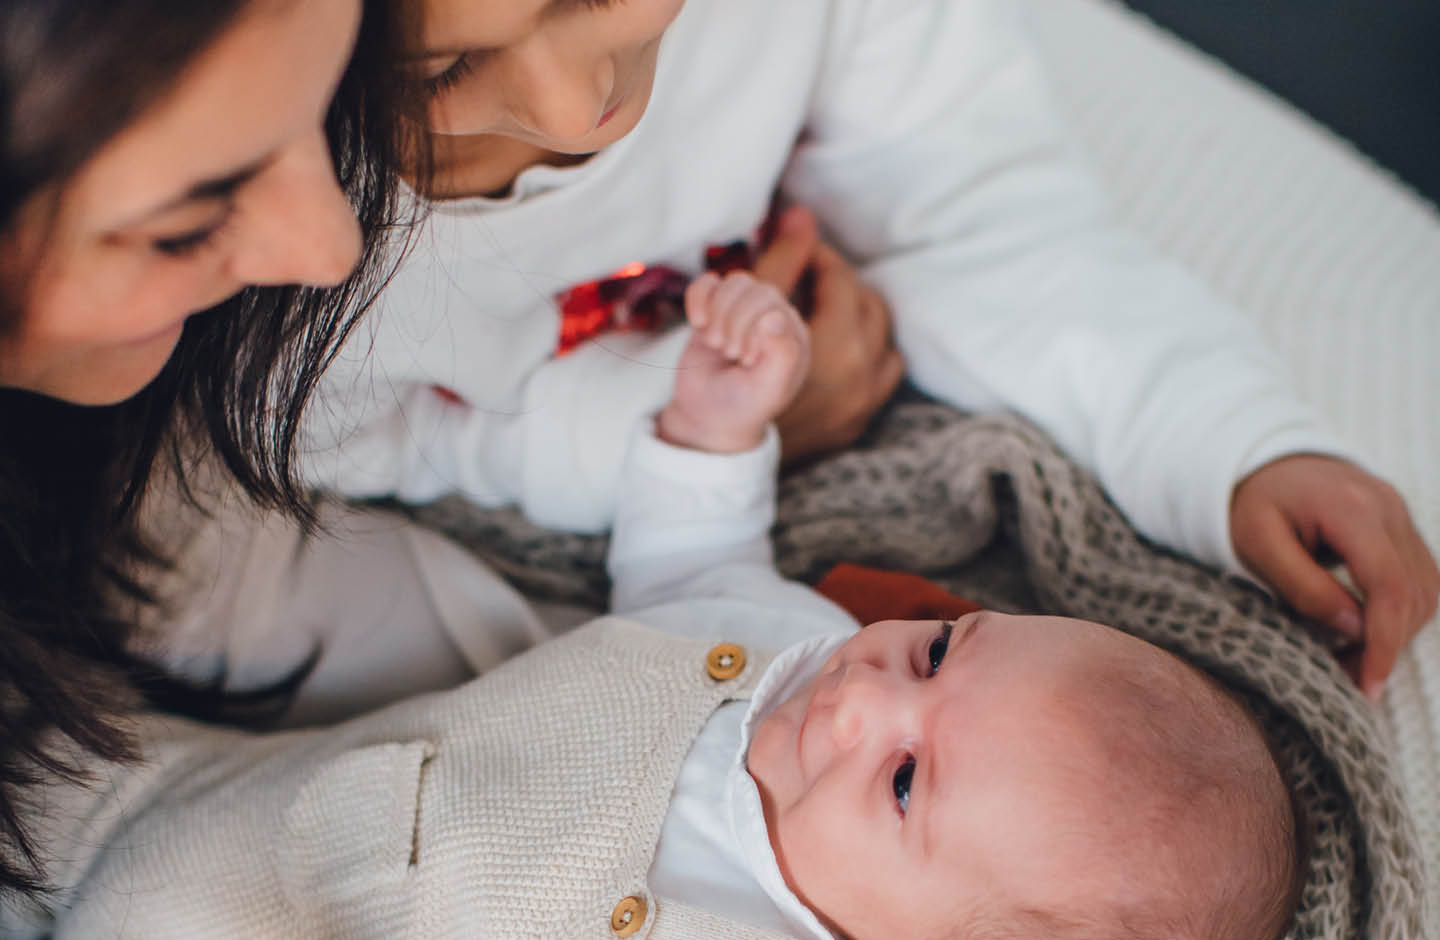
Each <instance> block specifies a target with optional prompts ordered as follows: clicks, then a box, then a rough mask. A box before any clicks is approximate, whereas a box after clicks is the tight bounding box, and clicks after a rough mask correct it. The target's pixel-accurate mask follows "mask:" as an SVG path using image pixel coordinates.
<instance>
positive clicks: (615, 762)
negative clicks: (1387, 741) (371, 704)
mask: <svg viewBox="0 0 1440 940" xmlns="http://www.w3.org/2000/svg"><path fill="white" fill-rule="evenodd" d="M710 649H711V644H710V643H706V642H702V641H697V640H689V639H677V638H675V637H672V636H669V635H667V634H663V633H660V632H658V631H655V630H653V629H650V628H648V627H644V626H642V625H640V624H637V623H635V622H632V621H627V620H622V619H620V618H606V619H603V620H600V621H597V622H595V623H592V624H590V625H588V626H586V627H584V628H583V629H580V630H576V631H575V632H573V633H570V634H568V635H567V636H564V637H561V638H559V639H556V640H554V641H552V642H549V643H546V644H545V645H544V646H541V647H539V648H537V649H535V650H532V651H531V652H530V653H528V654H527V655H524V656H520V657H517V658H515V659H512V660H510V661H509V662H507V663H505V664H503V665H501V666H499V667H497V668H496V669H494V670H492V671H491V672H489V673H486V674H485V675H484V676H482V677H481V678H479V679H476V680H474V681H473V682H471V683H469V684H467V685H465V686H462V687H460V688H458V689H456V690H454V691H451V692H445V693H439V694H436V695H431V696H421V697H419V698H417V699H412V700H410V701H408V702H404V703H401V704H399V705H395V706H392V707H391V708H388V709H385V710H382V711H379V712H376V713H374V714H371V715H366V716H362V717H360V718H357V719H354V720H353V721H350V722H347V723H345V724H344V725H341V726H339V727H338V728H334V729H321V730H319V731H315V732H308V731H296V732H290V733H286V734H275V735H264V736H253V735H246V734H243V733H240V732H233V731H224V730H220V729H215V728H207V727H203V726H196V725H191V724H188V723H185V722H180V721H174V722H171V723H170V724H171V726H170V727H169V729H168V730H169V734H168V738H169V740H168V742H167V743H165V744H163V745H157V747H156V749H154V750H152V752H151V758H152V760H154V761H155V762H156V763H157V764H159V765H162V766H165V767H167V768H169V769H172V770H174V771H176V779H175V782H174V783H173V784H171V785H167V786H166V787H165V788H164V790H163V792H161V793H160V794H159V795H158V796H157V798H156V799H154V800H153V801H149V802H144V803H143V804H141V805H140V807H138V808H135V809H132V810H129V811H127V816H128V817H129V818H127V820H126V823H125V832H124V834H123V837H120V838H116V839H114V840H112V841H111V842H110V843H109V844H107V846H106V849H105V851H104V853H102V855H101V856H100V857H99V858H98V859H97V861H96V863H95V865H94V866H93V869H92V870H91V872H90V873H89V877H88V878H87V881H86V885H85V887H84V889H83V891H82V892H81V893H80V894H79V895H78V896H77V897H76V898H74V899H73V900H72V901H71V903H70V904H69V910H67V911H66V913H65V916H63V917H62V918H60V921H59V925H58V927H57V929H56V933H55V937H56V938H57V940H66V938H83V940H92V938H98V937H107V938H111V937H113V938H135V940H167V938H175V940H181V938H183V940H192V938H202V937H246V938H264V940H268V938H277V940H278V938H284V940H326V938H339V937H345V938H357V940H359V938H374V940H392V938H412V937H413V938H427V940H429V938H454V940H461V938H466V940H468V938H481V937H483V938H487V940H488V938H494V940H502V938H503V940H561V938H563V940H585V938H591V940H614V938H615V936H616V933H615V932H614V931H613V930H612V928H611V918H612V914H613V913H614V912H615V910H616V907H617V905H618V904H620V903H621V902H622V901H624V900H626V899H629V898H632V897H638V898H640V899H642V900H643V901H644V902H645V907H644V912H643V913H641V914H639V915H636V914H634V913H633V912H632V917H638V919H637V920H635V921H634V922H635V924H636V926H637V927H638V929H637V930H636V931H635V932H634V933H633V934H632V935H631V936H632V938H633V940H690V938H697V937H699V938H719V937H726V938H733V940H765V938H771V940H778V938H777V937H776V935H775V934H773V933H770V932H767V931H763V930H758V929H755V928H750V927H746V926H743V925H739V924H735V923H731V922H727V921H725V920H724V919H722V918H719V917H717V916H715V915H714V914H712V913H707V912H703V911H697V910H695V909H693V908H691V907H688V906H686V905H683V904H671V903H670V902H668V901H667V900H666V899H665V898H663V897H662V898H656V897H654V896H652V895H651V894H650V892H649V889H648V887H647V882H648V876H649V871H650V866H651V862H652V861H653V859H654V857H655V848H656V845H657V844H658V842H659V839H660V831H661V826H662V823H663V821H664V818H665V813H666V811H667V809H668V807H669V802H670V794H671V791H672V789H673V786H674V782H675V777H676V775H677V774H678V773H679V770H680V766H681V763H682V762H683V761H684V759H685V756H686V754H687V753H688V752H689V750H690V747H691V745H692V744H693V743H694V740H695V737H696V735H697V734H698V733H699V732H700V729H701V728H702V727H703V726H704V724H705V722H706V721H707V720H709V718H710V717H711V715H712V714H713V713H714V711H715V709H716V708H718V707H719V706H720V705H721V704H722V703H723V702H725V701H729V700H735V699H746V698H748V697H749V695H750V693H751V692H752V691H753V688H754V686H755V684H756V682H758V680H759V678H760V676H761V675H762V674H763V673H764V671H765V668H766V666H767V665H768V664H769V662H770V656H769V655H768V653H767V652H766V651H762V650H749V651H748V655H747V665H746V667H745V669H744V671H743V672H742V673H741V674H740V675H739V676H738V677H736V678H734V679H731V680H729V681H719V680H716V679H712V678H711V677H710V676H709V674H708V673H707V669H706V653H707V652H708V651H709V650H710ZM148 737H150V736H148V735H147V738H148ZM172 749H174V750H172ZM176 754H178V755H182V756H180V757H179V758H176V757H175V755H176Z"/></svg>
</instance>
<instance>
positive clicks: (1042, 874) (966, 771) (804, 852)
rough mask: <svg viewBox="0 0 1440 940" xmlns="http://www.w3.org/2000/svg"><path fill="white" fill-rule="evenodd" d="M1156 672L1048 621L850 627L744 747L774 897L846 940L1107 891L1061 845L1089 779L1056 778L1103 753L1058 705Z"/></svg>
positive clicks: (1141, 654)
mask: <svg viewBox="0 0 1440 940" xmlns="http://www.w3.org/2000/svg"><path fill="white" fill-rule="evenodd" d="M1164 655H1165V654H1163V653H1161V652H1160V651H1159V650H1157V649H1155V648H1153V647H1150V646H1149V645H1147V644H1145V643H1143V642H1141V641H1139V640H1137V639H1135V638H1133V637H1130V636H1127V635H1125V634H1123V633H1120V632H1119V631H1116V630H1112V629H1110V628H1108V627H1103V626H1100V625H1099V624H1094V623H1088V622H1085V621H1075V620H1068V619H1063V618H1057V617H1015V616H1007V615H1003V614H997V613H991V612H986V611H982V612H980V613H976V614H969V615H966V616H964V617H962V618H960V619H959V620H957V621H955V622H954V623H953V624H949V625H946V624H942V623H937V622H935V621H886V622H883V623H877V624H873V625H871V626H869V627H866V628H865V629H863V630H861V631H860V632H859V633H858V634H856V635H855V636H854V637H853V638H852V639H850V640H849V641H848V642H847V643H846V644H845V645H844V646H842V647H841V648H840V649H839V650H837V651H836V652H835V654H834V655H833V656H832V657H831V658H830V660H829V661H828V662H827V663H826V664H825V666H824V668H823V669H822V670H821V671H820V673H819V674H818V675H817V676H816V677H815V679H814V680H813V681H811V682H810V683H809V684H808V685H807V686H806V687H804V688H803V689H801V690H800V691H799V692H797V693H796V694H795V695H794V696H792V697H791V698H790V699H788V700H786V701H785V702H784V703H782V704H781V705H780V706H778V707H777V708H776V709H775V710H774V711H773V712H771V714H770V715H768V716H767V717H766V718H765V720H764V721H763V722H762V723H761V724H760V726H759V727H758V728H757V729H756V732H755V737H754V740H753V742H752V744H751V746H750V752H749V757H748V768H749V771H750V773H751V775H752V776H753V777H754V778H755V781H756V783H757V784H758V785H759V787H760V792H761V795H762V799H763V802H764V806H765V815H766V822H767V824H768V828H769V832H770V839H771V842H772V844H773V845H774V847H775V851H776V855H777V856H778V858H779V861H780V867H781V870H782V872H784V874H785V877H786V880H787V881H788V882H789V884H790V885H791V887H792V888H793V889H794V890H795V891H796V893H797V894H798V895H799V896H800V897H801V899H802V900H804V901H805V902H806V903H807V904H808V905H809V906H810V907H811V908H812V909H813V910H815V911H817V912H820V913H821V915H822V916H823V917H825V918H826V919H828V920H829V921H830V923H831V925H832V926H834V927H837V928H839V929H840V930H842V931H843V932H845V933H846V934H848V935H849V936H851V937H855V938H868V937H886V936H899V935H902V934H903V935H908V936H925V935H927V934H930V933H939V932H940V930H939V929H937V928H939V927H940V926H941V925H949V924H954V923H956V922H957V920H963V918H964V917H965V916H967V915H968V913H969V912H973V911H977V910H981V909H984V908H988V907H993V906H995V905H996V904H1004V905H1005V906H1007V907H1008V906H1010V905H1011V904H1016V905H1027V904H1034V905H1036V906H1041V905H1043V906H1049V907H1054V906H1060V907H1061V908H1062V909H1063V906H1064V905H1065V898H1066V897H1067V896H1072V895H1073V896H1075V897H1083V896H1084V894H1085V893H1086V892H1087V891H1094V890H1108V888H1107V887H1106V886H1104V885H1103V883H1102V882H1099V881H1096V880H1094V879H1092V878H1091V877H1090V874H1091V870H1092V869H1094V868H1095V864H1094V860H1093V859H1090V858H1088V857H1087V853H1086V852H1085V851H1083V850H1082V848H1081V846H1083V845H1085V844H1086V842H1085V840H1083V839H1067V838H1065V837H1064V834H1065V833H1067V832H1073V831H1075V830H1076V828H1077V826H1083V825H1084V824H1085V823H1086V822H1087V821H1088V814H1089V813H1091V811H1092V810H1093V808H1094V805H1095V802H1096V801H1095V799H1094V798H1093V796H1087V795H1082V794H1077V791H1079V790H1086V791H1093V790H1094V789H1096V788H1095V787H1094V786H1093V780H1087V782H1086V783H1085V784H1084V785H1082V784H1081V783H1080V782H1079V781H1078V780H1076V779H1075V775H1074V774H1073V773H1071V772H1069V770H1068V768H1074V767H1077V766H1088V765H1093V764H1095V763H1096V761H1097V756H1096V755H1097V754H1102V753H1103V751H1104V745H1103V735H1102V732H1103V729H1099V728H1094V727H1090V726H1087V723H1086V722H1087V721H1089V723H1090V724H1094V723H1095V722H1094V720H1093V719H1082V718H1080V717H1077V715H1080V714H1094V712H1093V710H1087V709H1083V708H1082V709H1075V708H1074V707H1073V703H1074V702H1076V701H1077V700H1079V699H1081V698H1083V697H1084V696H1085V695H1086V694H1087V690H1088V689H1090V688H1091V687H1093V683H1094V682H1095V681H1096V679H1097V678H1098V677H1101V676H1103V675H1105V674H1107V673H1110V672H1111V671H1113V670H1120V671H1124V670H1128V669H1134V668H1135V667H1136V666H1137V665H1138V664H1139V663H1140V662H1141V661H1144V660H1150V659H1151V658H1152V657H1157V656H1158V657H1164ZM1152 665H1153V663H1152ZM1141 671H1143V670H1141ZM1100 762H1101V764H1102V766H1103V765H1104V762H1103V758H1101V759H1100Z"/></svg>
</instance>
